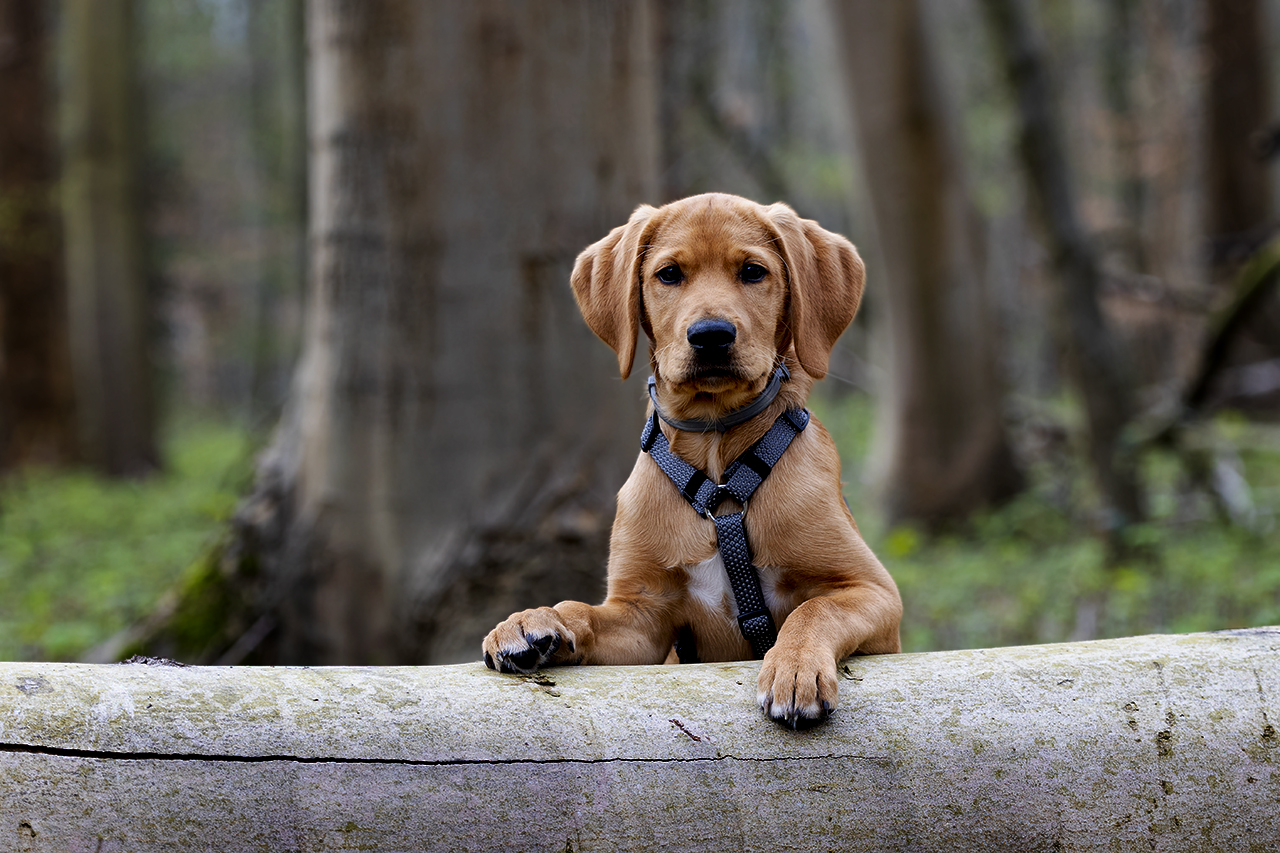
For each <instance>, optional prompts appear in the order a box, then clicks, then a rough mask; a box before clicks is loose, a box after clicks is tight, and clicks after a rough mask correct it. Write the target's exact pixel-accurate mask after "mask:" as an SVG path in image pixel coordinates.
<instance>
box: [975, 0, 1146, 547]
mask: <svg viewBox="0 0 1280 853" xmlns="http://www.w3.org/2000/svg"><path fill="white" fill-rule="evenodd" d="M984 7H985V10H986V12H987V17H988V19H989V20H990V22H991V24H992V31H993V34H994V36H995V43H996V46H997V52H998V53H999V61H1000V62H1001V63H1003V65H1004V68H1005V74H1006V75H1007V77H1008V79H1009V81H1010V84H1011V86H1012V88H1013V93H1014V97H1015V99H1016V102H1017V111H1018V121H1019V125H1020V127H1019V145H1018V152H1019V155H1020V157H1021V160H1022V167H1023V171H1024V173H1025V176H1026V181H1027V186H1028V189H1029V190H1030V195H1031V200H1032V203H1033V205H1034V207H1035V208H1036V211H1037V213H1038V214H1039V216H1040V220H1041V223H1042V224H1043V227H1044V231H1045V238H1046V240H1047V242H1048V246H1049V251H1050V255H1051V257H1052V265H1053V270H1054V274H1055V277H1056V279H1057V287H1056V292H1055V295H1054V302H1055V303H1056V304H1055V310H1054V312H1053V313H1054V316H1055V320H1056V322H1055V323H1054V326H1053V332H1054V335H1055V337H1056V339H1057V341H1058V346H1059V349H1060V350H1061V351H1062V352H1063V354H1064V356H1065V359H1066V366H1067V373H1068V376H1069V377H1070V379H1071V381H1072V382H1073V384H1074V385H1075V386H1076V388H1077V389H1078V390H1079V392H1080V396H1081V397H1082V398H1083V402H1084V409H1085V419H1086V423H1087V441H1088V447H1089V462H1090V465H1091V467H1092V469H1093V473H1094V477H1095V479H1096V481H1097V484H1098V489H1099V492H1100V495H1101V499H1102V504H1103V507H1102V509H1103V517H1102V526H1103V529H1104V531H1106V533H1107V534H1108V537H1109V539H1110V542H1111V545H1112V547H1113V549H1119V548H1122V546H1123V531H1124V530H1125V528H1126V527H1128V526H1129V525H1131V524H1134V523H1136V522H1139V521H1141V520H1142V518H1143V517H1144V510H1143V505H1142V499H1141V493H1140V489H1139V486H1138V472H1137V463H1136V456H1135V453H1134V449H1133V447H1131V446H1130V443H1129V442H1128V441H1127V439H1126V436H1125V435H1124V430H1125V427H1126V426H1127V425H1128V424H1129V422H1130V421H1131V419H1132V417H1133V414H1134V413H1133V402H1132V400H1133V394H1132V389H1131V387H1130V382H1129V379H1128V376H1127V375H1126V368H1125V360H1124V356H1123V354H1122V353H1121V352H1120V351H1119V346H1118V344H1117V342H1116V340H1115V338H1114V336H1113V335H1112V332H1111V330H1110V328H1109V327H1108V326H1107V323H1106V321H1105V318H1104V317H1103V314H1102V309H1101V307H1100V305H1099V291H1100V289H1101V282H1102V274H1101V268H1100V266H1099V262H1098V257H1097V253H1096V250H1095V248H1094V245H1093V241H1092V239H1091V238H1090V236H1089V235H1088V233H1086V231H1085V229H1084V225H1083V223H1082V222H1081V220H1080V215H1079V210H1078V203H1077V201H1076V196H1075V176H1074V175H1073V174H1072V170H1071V165H1070V163H1069V162H1068V159H1067V152H1066V146H1065V137H1064V135H1063V129H1062V125H1061V120H1060V119H1059V117H1058V111H1057V107H1056V106H1055V98H1054V96H1053V92H1052V88H1051V86H1050V83H1049V71H1048V67H1047V65H1046V60H1045V53H1044V48H1043V45H1042V44H1041V40H1040V37H1039V35H1038V34H1037V33H1036V32H1035V30H1034V29H1033V27H1032V24H1031V21H1030V19H1029V12H1028V9H1027V5H1026V3H1025V2H1023V0H985V2H984Z"/></svg>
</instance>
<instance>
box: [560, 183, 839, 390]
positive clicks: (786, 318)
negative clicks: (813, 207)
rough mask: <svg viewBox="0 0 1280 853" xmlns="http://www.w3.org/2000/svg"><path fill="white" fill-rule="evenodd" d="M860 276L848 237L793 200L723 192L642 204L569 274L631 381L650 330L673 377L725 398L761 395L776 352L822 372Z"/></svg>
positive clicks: (657, 361)
mask: <svg viewBox="0 0 1280 853" xmlns="http://www.w3.org/2000/svg"><path fill="white" fill-rule="evenodd" d="M863 281H864V271H863V265H862V260H861V259H860V258H859V257H858V253H857V250H855V249H854V247H853V244H851V243H850V242H849V241H848V240H846V239H845V238H843V237H841V236H839V235H838V234H833V233H831V232H829V231H826V230H823V229H822V228H820V227H819V226H818V225H817V223H815V222H812V221H809V220H805V219H801V218H800V217H799V216H797V215H796V213H795V211H793V210H792V209H791V208H790V207H788V206H787V205H785V204H773V205H769V206H767V207H766V206H764V205H759V204H756V203H755V202H751V201H748V200H747V199H744V198H739V197H737V196H732V195H724V194H721V193H707V194H705V195H698V196H692V197H690V198H686V199H683V200H681V201H677V202H673V203H671V204H668V205H665V206H663V207H661V208H653V207H649V206H648V205H641V206H640V207H639V208H637V209H636V211H635V213H633V214H632V215H631V218H630V220H629V221H628V222H627V224H626V225H623V226H620V227H618V228H615V229H614V230H613V231H611V232H610V233H609V235H608V236H607V237H605V238H604V239H603V240H601V241H599V242H598V243H595V244H593V245H591V246H589V247H587V249H586V250H584V251H583V252H582V254H581V255H579V256H578V261H577V264H576V265H575V266H574V270H573V276H572V278H571V283H572V285H573V292H574V296H575V297H576V298H577V300H578V307H579V309H580V310H581V311H582V315H583V317H584V318H585V319H586V321H587V325H588V326H590V327H591V330H592V331H594V332H595V333H596V334H597V335H598V336H599V337H600V339H601V340H603V341H604V342H605V343H606V344H608V345H609V346H610V347H612V348H613V350H614V351H615V352H617V354H618V368H619V370H620V371H621V373H622V377H623V378H624V379H625V378H626V377H627V376H628V375H629V374H630V372H631V363H632V359H633V358H634V356H635V348H636V341H637V339H638V338H639V332H640V330H641V329H643V330H644V332H645V334H646V335H648V337H649V339H650V342H651V344H650V361H651V363H652V367H653V370H654V374H655V375H656V376H657V377H658V378H659V380H660V381H661V382H663V383H664V384H665V386H666V387H668V388H671V389H674V391H675V393H676V394H678V395H681V396H686V397H691V398H692V397H697V398H702V399H708V400H709V399H712V398H714V399H716V400H717V401H718V402H719V404H720V406H721V407H723V408H731V407H733V406H734V405H738V400H737V398H750V397H751V396H752V395H754V394H755V393H758V392H759V390H760V389H761V388H762V387H763V384H764V383H765V382H766V381H767V380H768V377H769V375H770V374H771V373H772V371H773V367H774V365H775V364H777V362H778V359H779V357H780V356H781V357H786V358H788V359H789V361H790V363H791V365H792V366H796V365H797V364H798V366H799V367H800V368H801V369H802V370H803V371H804V372H805V373H806V374H808V375H809V376H810V377H812V378H814V379H821V378H822V377H823V376H825V375H826V373H827V364H828V360H829V357H830V353H831V348H832V347H833V346H834V345H835V342H836V339H837V338H838V337H839V336H840V334H841V333H842V332H843V331H844V330H845V328H846V327H847V326H848V325H849V323H850V322H852V320H853V317H854V314H855V313H856V312H857V310H858V303H859V301H860V300H861V298H862V287H863Z"/></svg>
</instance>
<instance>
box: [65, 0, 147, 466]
mask: <svg viewBox="0 0 1280 853" xmlns="http://www.w3.org/2000/svg"><path fill="white" fill-rule="evenodd" d="M133 18H134V8H133V2H132V0H66V2H65V3H64V4H63V23H62V28H63V44H62V46H61V50H62V53H63V56H64V58H65V65H66V68H65V74H64V81H65V82H64V88H63V104H62V135H63V172H62V193H63V222H64V231H65V242H66V271H67V286H68V291H69V301H70V309H71V313H70V327H71V357H72V364H73V367H74V376H75V391H76V407H77V413H78V417H79V422H80V441H81V446H82V447H83V448H84V456H85V458H86V460H87V461H88V462H90V463H91V464H93V465H95V466H96V467H98V468H100V469H101V470H103V471H104V472H106V473H108V474H111V475H115V476H132V475H137V474H141V473H145V472H146V471H148V470H151V469H153V468H155V467H156V465H157V464H158V463H159V453H158V451H157V448H156V437H155V408H154V404H153V401H152V398H151V376H150V370H151V368H150V361H149V355H148V337H149V334H148V333H149V329H148V325H149V324H148V315H147V297H146V281H145V277H144V272H143V260H142V230H141V223H140V215H139V198H138V186H137V167H136V157H137V152H138V149H139V142H138V129H139V121H138V114H137V112H138V111H137V109H136V106H137V105H136V100H137V87H136V81H135V79H134V68H133V58H134V57H133V51H134V44H135V36H134V21H133Z"/></svg>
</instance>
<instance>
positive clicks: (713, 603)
mask: <svg viewBox="0 0 1280 853" xmlns="http://www.w3.org/2000/svg"><path fill="white" fill-rule="evenodd" d="M684 570H685V571H686V572H688V574H689V596H690V597H691V598H692V599H693V600H694V601H697V602H698V603H699V604H701V605H702V606H703V607H705V608H707V609H708V610H710V611H712V612H713V613H725V614H727V615H728V616H729V618H731V619H737V618H738V603H737V601H736V600H735V599H734V597H733V588H732V587H731V586H730V585H729V575H728V573H727V572H725V570H724V558H722V557H721V556H720V552H719V551H717V552H716V553H715V556H713V557H712V558H711V559H709V560H703V561H702V562H701V563H697V564H696V565H692V566H685V567H684ZM774 574H775V573H774V572H772V571H770V570H769V569H767V568H763V567H762V568H761V569H760V591H761V592H763V593H764V603H765V606H766V607H772V606H773V600H774V597H775V589H774Z"/></svg>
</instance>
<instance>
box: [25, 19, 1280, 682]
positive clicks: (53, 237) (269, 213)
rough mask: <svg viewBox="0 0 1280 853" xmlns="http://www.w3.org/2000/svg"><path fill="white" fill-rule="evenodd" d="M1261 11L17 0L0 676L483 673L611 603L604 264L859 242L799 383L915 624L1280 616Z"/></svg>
mask: <svg viewBox="0 0 1280 853" xmlns="http://www.w3.org/2000/svg"><path fill="white" fill-rule="evenodd" d="M1278 33H1280V0H895V2H892V3H886V2H880V0H613V2H603V0H549V2H539V3H532V2H519V1H518V0H473V2H469V3H454V2H449V0H438V2H437V1H436V0H432V2H419V0H362V2H359V3H349V2H341V0H312V1H311V2H306V3H304V2H302V0H56V2H55V0H0V464H2V465H3V481H2V483H0V659H28V660H93V661H111V660H119V659H122V658H123V657H127V656H128V655H130V654H134V653H148V654H163V655H167V656H172V657H176V658H178V659H180V660H184V661H188V662H217V663H345V664H354V663H396V662H402V663H436V662H450V661H456V660H475V659H477V658H478V655H479V640H480V638H481V636H483V633H484V631H486V630H487V629H488V628H489V627H490V626H492V624H494V623H495V622H496V621H497V620H499V619H501V618H503V617H505V616H506V615H507V614H508V613H509V612H511V611H513V610H515V609H520V608H523V607H526V606H535V605H539V604H551V603H554V602H555V601H558V600H561V599H563V598H567V597H574V598H584V599H587V600H596V599H598V598H599V597H600V596H601V593H602V589H603V574H604V558H605V553H606V547H607V535H608V529H609V524H610V520H611V517H612V512H613V508H612V507H613V503H612V502H613V496H614V493H615V492H616V489H617V487H618V486H619V485H620V484H621V482H622V480H623V478H624V477H625V475H626V473H627V471H628V470H629V467H630V465H631V464H632V461H633V460H634V457H635V453H636V443H637V437H638V433H639V427H640V424H641V415H642V412H643V399H644V392H643V384H642V380H643V374H644V370H643V369H642V368H641V369H638V370H637V371H636V374H638V377H637V376H633V378H632V379H631V380H629V381H628V382H625V383H624V382H620V381H619V380H618V378H617V373H616V364H615V361H614V356H613V354H612V353H611V352H609V351H608V349H607V348H606V347H604V345H602V344H601V343H599V341H597V340H595V339H594V338H593V337H592V336H591V335H590V333H589V332H588V331H587V330H586V329H585V327H584V326H583V324H582V322H581V320H580V318H579V317H578V316H577V313H576V311H575V309H574V307H573V303H572V298H571V295H570V293H569V288H568V284H567V282H568V272H569V269H570V267H571V265H572V261H573V257H574V256H575V255H576V253H577V252H578V251H579V250H581V249H582V248H583V247H585V246H586V245H587V244H588V243H590V242H593V241H594V240H596V239H598V238H599V237H601V236H603V235H604V234H605V233H606V232H607V231H608V229H609V228H611V227H613V226H615V225H618V224H621V223H622V222H624V221H625V219H626V216H627V215H628V213H629V212H630V210H631V209H633V208H634V207H635V206H636V205H637V204H640V203H648V204H659V203H662V202H664V201H668V200H672V199H675V198H679V197H682V196H685V195H689V194H692V193H697V192H704V191H713V190H717V191H727V192H734V193H738V194H741V195H745V196H747V197H749V198H753V199H755V200H757V201H760V202H766V203H768V202H773V201H777V200H783V201H786V202H788V203H789V204H791V205H792V206H793V207H795V208H796V209H797V210H798V211H799V212H800V213H801V214H802V215H804V216H806V217H808V218H813V219H816V220H818V221H819V222H820V223H821V224H823V225H824V226H825V227H827V228H829V229H831V230H834V231H838V232H841V233H844V234H847V235H848V236H849V237H850V238H851V239H852V240H853V241H854V242H855V243H856V244H857V245H858V246H859V248H860V250H861V252H862V254H863V256H864V258H866V260H867V267H868V290H867V295H866V299H865V301H864V307H863V310H862V313H861V314H860V316H859V318H858V320H857V322H856V323H855V325H854V327H853V328H852V329H851V330H850V331H849V332H848V333H846V334H845V336H844V338H843V339H842V340H841V341H840V343H839V344H838V345H837V350H836V353H835V354H834V356H833V360H832V370H831V374H830V375H829V377H828V378H827V380H826V381H825V382H823V383H821V385H820V386H819V390H818V391H817V392H816V394H815V398H814V399H813V401H812V408H813V410H814V411H815V412H816V413H817V414H818V416H819V417H820V419H821V420H822V421H823V422H824V423H825V424H826V425H827V427H828V428H829V429H830V430H831V432H832V433H833V435H834V437H835V438H836V441H837V443H838V445H839V447H840V450H841V454H842V457H843V460H844V465H845V480H846V496H847V498H848V500H849V502H850V504H851V506H852V508H853V510H854V514H855V516H856V517H857V518H858V520H859V524H860V527H861V529H862V531H863V534H864V536H865V537H866V538H867V539H868V541H869V542H870V544H871V545H872V547H873V548H874V549H875V550H876V552H877V553H878V554H879V555H880V557H881V559H882V561H883V562H884V563H885V564H886V566H887V567H888V568H889V570H890V572H891V573H892V574H893V575H894V577H895V579H896V580H897V582H898V584H899V586H900V588H901V592H902V596H903V599H904V604H905V609H906V614H905V618H904V622H903V640H904V645H905V647H906V649H907V650H909V651H925V650H931V649H946V648H962V647H982V646H996V645H1003V644H1015V643H1029V642H1048V641H1057V640H1066V639H1086V638H1092V637H1104V636H1119V635H1126V634H1136V633H1143V632H1150V631H1192V630H1212V629H1220V628H1233V627H1242V626H1251V625H1263V624H1277V623H1280V519H1278V515H1280V424H1278V423H1277V420H1278V418H1280V293H1277V287H1276V281H1277V279H1278V278H1280V239H1278V237H1277V235H1278V234H1280V228H1278V227H1277V223H1278V221H1280V217H1278V215H1277V214H1278V209H1277V199H1278V198H1280V168H1277V166H1276V164H1277V161H1280V156H1278V152H1280V50H1278V49H1277V47H1278V46H1280V45H1278V42H1280V38H1278V36H1277V34H1278Z"/></svg>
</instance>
